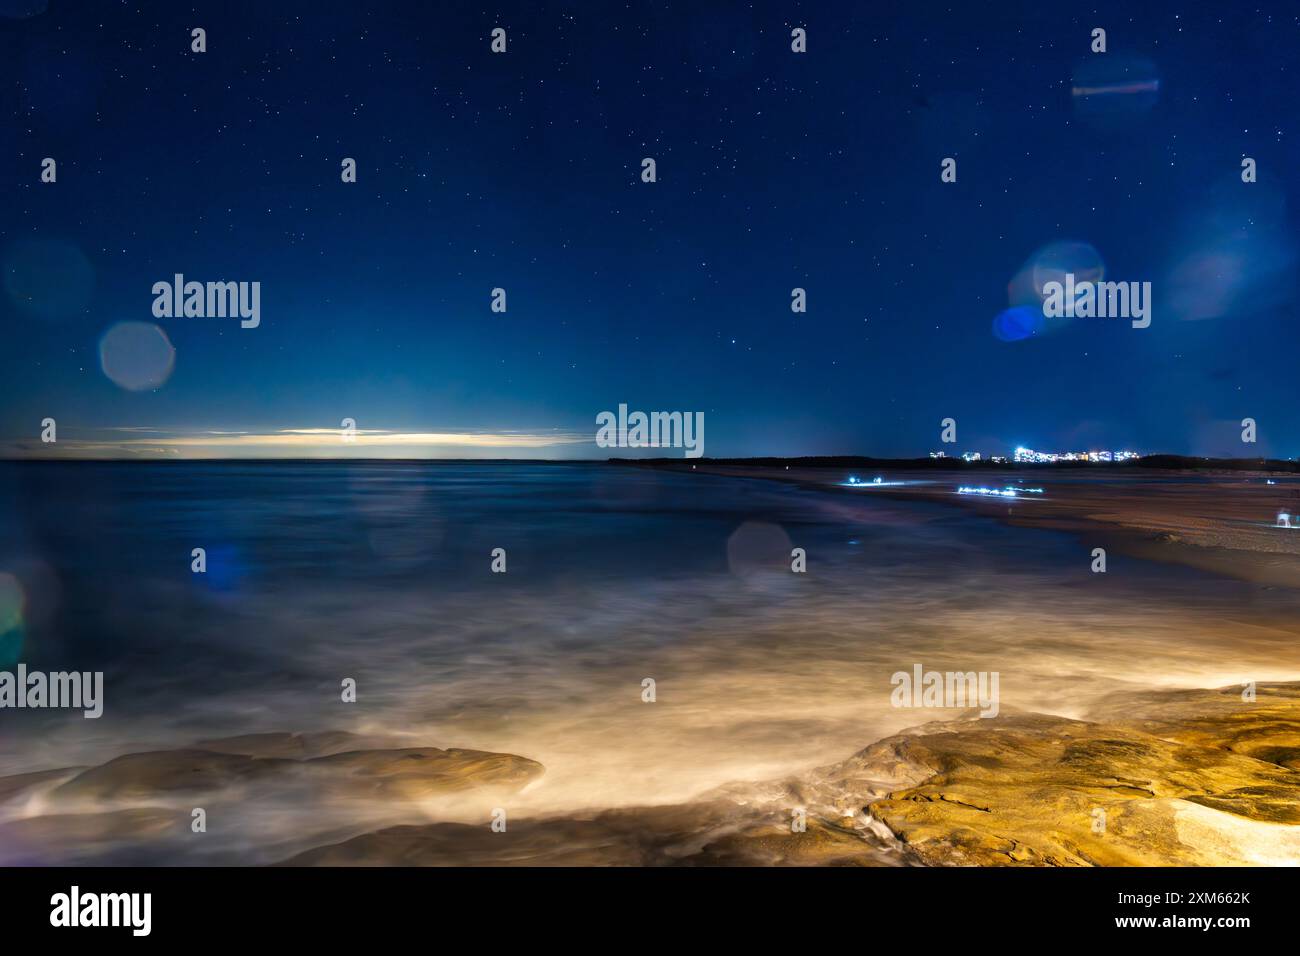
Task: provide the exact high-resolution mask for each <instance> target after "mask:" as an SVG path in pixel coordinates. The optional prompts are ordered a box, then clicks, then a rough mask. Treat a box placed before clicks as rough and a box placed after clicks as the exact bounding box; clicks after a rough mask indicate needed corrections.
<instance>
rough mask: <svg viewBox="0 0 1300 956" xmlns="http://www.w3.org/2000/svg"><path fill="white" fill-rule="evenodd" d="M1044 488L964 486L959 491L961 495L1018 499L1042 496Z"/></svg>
mask: <svg viewBox="0 0 1300 956" xmlns="http://www.w3.org/2000/svg"><path fill="white" fill-rule="evenodd" d="M1042 493H1043V489H1042V488H1010V487H1008V488H974V487H971V486H970V485H962V486H961V487H960V488H958V489H957V494H959V495H983V496H985V497H989V498H1018V497H1019V496H1020V495H1022V494H1024V495H1041V494H1042Z"/></svg>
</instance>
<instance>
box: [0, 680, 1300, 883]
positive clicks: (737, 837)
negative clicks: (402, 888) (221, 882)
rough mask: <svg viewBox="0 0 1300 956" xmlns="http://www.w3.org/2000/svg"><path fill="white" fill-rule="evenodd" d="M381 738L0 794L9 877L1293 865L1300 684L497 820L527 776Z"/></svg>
mask: <svg viewBox="0 0 1300 956" xmlns="http://www.w3.org/2000/svg"><path fill="white" fill-rule="evenodd" d="M1251 691H1253V699H1251V697H1252V693H1251ZM384 743H385V741H383V740H382V739H368V738H363V737H357V736H355V735H351V734H345V733H323V734H287V733H283V734H263V735H253V736H248V737H240V738H227V739H223V740H214V741H204V742H200V743H197V744H195V745H194V746H192V747H188V748H185V749H180V750H170V751H159V752H153V753H139V754H128V755H123V756H121V757H118V758H115V759H113V760H110V761H108V762H107V763H105V764H103V765H101V766H98V767H91V768H66V769H61V770H51V771H49V772H44V773H35V774H25V775H22V776H21V777H9V778H3V779H0V812H2V813H3V814H4V819H5V822H4V823H0V848H3V850H2V851H0V853H2V854H3V857H4V859H3V860H2V861H0V862H4V863H6V864H11V865H12V864H41V863H88V862H95V863H109V864H111V863H123V862H134V863H162V862H177V861H182V862H194V863H198V862H213V861H221V862H240V863H279V864H283V865H290V866H301V865H313V866H318V865H327V866H328V865H374V866H383V865H403V866H439V865H441V866H475V865H496V866H506V865H533V866H556V865H615V866H638V865H652V866H659V865H740V866H751V865H752V866H767V865H795V866H807V865H859V866H907V865H929V866H946V865H958V866H967V865H976V866H1151V865H1174V866H1216V865H1288V864H1297V863H1300V683H1280V684H1268V685H1259V686H1258V687H1254V688H1251V689H1248V690H1244V689H1243V688H1241V687H1225V688H1222V689H1218V690H1168V691H1144V692H1132V693H1124V694H1117V695H1112V696H1111V697H1108V698H1106V699H1104V700H1103V701H1102V702H1100V703H1099V704H1098V705H1097V706H1095V707H1094V708H1093V709H1092V710H1091V711H1090V712H1089V713H1088V714H1087V715H1086V719H1079V720H1070V719H1066V718H1063V717H1056V716H1050V715H1044V714H1032V713H1021V712H1015V711H1010V710H1004V711H1003V713H1001V714H1000V715H999V716H997V717H995V718H980V717H979V716H977V714H976V713H975V712H973V711H971V712H966V713H964V714H962V715H960V716H958V717H956V718H955V719H952V720H944V721H937V722H931V723H927V724H923V725H921V726H918V727H914V728H910V729H908V730H905V731H903V732H902V733H899V734H895V735H893V736H890V737H887V738H885V739H883V740H879V741H877V742H875V743H873V744H871V745H870V746H868V747H866V748H865V749H862V750H860V751H858V752H857V753H855V754H853V755H852V756H851V757H849V758H848V759H846V760H843V761H841V762H838V763H835V764H832V765H829V766H824V767H820V768H816V769H813V770H810V771H807V772H804V773H799V774H796V775H792V776H789V777H786V778H782V779H778V780H771V781H766V782H743V783H735V784H731V785H728V786H724V787H720V788H717V789H714V790H711V791H709V792H706V793H703V794H701V795H699V796H698V797H697V798H695V799H693V800H690V801H688V802H685V803H682V804H677V805H665V806H650V807H631V808H620V809H611V810H605V811H597V812H580V813H572V814H555V815H548V816H535V817H530V816H526V815H521V816H519V817H516V818H511V817H510V816H509V807H510V801H511V796H512V794H517V793H519V792H520V791H522V790H523V789H524V788H527V787H529V786H536V785H544V768H543V767H542V766H541V765H540V764H539V763H537V762H535V761H532V760H529V759H527V758H525V757H521V756H516V755H512V754H498V753H488V752H483V751H472V750H457V749H439V748H432V747H428V748H422V747H416V748H412V747H406V746H403V747H385V746H382V745H383V744H384ZM196 807H202V808H204V809H205V814H206V816H207V828H206V831H205V832H195V831H194V829H193V825H192V820H193V809H194V808H196ZM498 809H504V810H505V811H506V813H507V817H506V827H505V830H504V832H499V831H498V830H497V829H494V828H493V827H492V825H491V822H492V814H493V812H494V811H495V810H498ZM476 820H477V822H475V821H476ZM366 821H393V822H392V823H391V824H383V825H376V826H373V827H368V826H366ZM286 831H290V832H289V834H288V835H286ZM259 834H260V835H261V836H259ZM253 847H256V850H254V849H252V848H253Z"/></svg>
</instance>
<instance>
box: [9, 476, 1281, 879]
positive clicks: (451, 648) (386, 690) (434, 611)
mask: <svg viewBox="0 0 1300 956" xmlns="http://www.w3.org/2000/svg"><path fill="white" fill-rule="evenodd" d="M1091 547H1092V543H1091V542H1089V541H1087V540H1083V538H1081V537H1080V536H1077V535H1073V534H1066V533H1060V532H1050V531H1042V530H1031V529H1026V528H1017V527H1011V526H1008V525H1005V524H1003V523H1000V522H998V521H995V520H991V519H989V518H987V517H983V516H979V515H975V514H972V513H970V512H968V511H966V510H963V509H960V508H956V507H949V506H946V505H936V504H932V503H918V502H908V501H900V500H894V499H886V498H882V497H879V496H874V497H873V496H863V495H854V494H852V493H837V492H834V491H826V490H818V489H811V488H805V487H799V486H796V485H791V484H784V483H779V482H769V481H762V480H756V479H735V478H723V477H714V476H705V475H692V474H685V473H678V472H667V471H658V470H653V469H649V468H640V467H630V466H621V465H609V464H604V463H566V464H525V463H507V462H503V463H482V464H475V463H459V462H336V461H331V462H265V463H262V462H223V463H199V462H172V463H126V462H124V463H90V462H80V463H52V462H43V463H18V462H10V463H0V628H3V632H0V655H2V657H3V659H0V668H9V669H12V668H13V667H14V666H15V665H16V664H17V663H18V662H20V661H21V662H22V663H24V664H25V665H26V666H27V668H28V669H29V670H32V669H41V670H44V671H61V670H76V671H82V672H95V671H102V672H103V674H104V691H103V697H104V700H103V715H102V716H101V717H100V718H98V719H90V720H88V719H85V718H83V717H82V715H81V713H80V712H79V711H77V712H73V711H69V710H53V709H44V710H30V709H28V710H13V709H9V710H0V776H10V775H15V774H22V773H30V772H35V771H44V770H50V769H53V768H60V767H70V766H84V765H95V764H101V763H103V762H105V761H107V760H109V759H111V758H113V757H116V756H119V755H121V754H126V753H138V752H142V751H150V750H160V749H168V748H177V747H186V746H191V745H193V744H194V743H195V742H197V741H201V740H205V739H211V738H215V737H222V736H229V735H236V734H250V733H268V732H282V731H288V732H300V733H306V732H320V731H327V730H343V731H349V732H353V733H357V734H363V735H371V736H384V737H387V738H394V739H398V740H401V741H404V742H406V745H407V746H437V747H461V748H473V749H479V750H486V751H496V752H505V753H513V754H518V755H521V756H524V757H528V758H530V759H532V760H536V761H539V762H540V763H541V764H543V765H544V766H545V768H546V773H545V775H544V776H543V777H542V778H541V779H540V780H539V781H538V782H536V783H534V784H532V785H530V786H529V787H528V788H527V790H526V791H525V792H524V793H523V794H521V795H520V797H519V798H518V801H517V803H516V805H515V806H516V809H515V812H518V813H523V814H525V815H527V814H543V813H558V812H571V811H574V810H575V809H576V810H581V809H592V808H605V807H619V806H638V805H648V804H663V803H672V802H677V801H683V800H687V799H689V798H691V797H693V796H695V795H698V794H699V793H701V792H704V791H707V790H708V789H710V788H713V787H717V786H720V785H722V784H726V783H728V782H731V781H736V780H763V779H768V778H773V777H776V776H779V775H782V774H787V773H793V772H797V771H799V770H800V769H804V768H808V767H812V766H816V765H819V764H824V763H827V762H829V761H834V760H839V759H843V758H845V757H847V756H849V755H850V754H852V753H854V752H855V751H857V750H859V749H861V748H863V747H865V746H867V745H868V744H870V743H872V742H873V741H875V740H877V739H879V738H881V737H883V736H886V735H888V734H891V733H895V732H897V731H899V730H901V729H903V728H905V727H910V726H913V725H916V724H920V723H923V722H925V721H927V720H932V719H940V718H945V717H950V716H952V712H951V711H950V710H944V709H941V708H898V707H895V706H893V705H892V704H891V690H892V689H893V687H892V685H891V676H892V675H893V674H895V673H897V672H900V671H906V672H911V671H912V669H913V668H914V667H915V666H917V665H920V666H921V667H923V668H925V669H927V670H929V669H935V670H941V671H942V670H952V671H961V672H970V671H974V672H996V673H998V674H999V675H1000V683H999V687H1000V695H1001V701H1000V707H1001V710H1002V712H1003V713H1006V712H1008V711H1009V710H1012V709H1017V708H1018V709H1024V710H1040V711H1043V712H1048V713H1054V714H1061V715H1064V716H1071V717H1073V716H1080V715H1083V714H1084V713H1086V712H1087V709H1088V707H1089V706H1090V704H1091V703H1092V702H1095V701H1097V700H1099V699H1100V698H1101V697H1103V696H1105V695H1106V694H1108V693H1111V692H1113V691H1119V690H1126V689H1133V688H1139V687H1175V686H1192V687H1195V686H1222V685H1225V684H1229V683H1234V682H1237V681H1241V680H1247V679H1254V680H1260V681H1262V680H1268V679H1284V678H1287V677H1291V676H1293V674H1294V672H1295V670H1296V667H1297V658H1298V656H1300V655H1297V652H1296V650H1295V647H1296V641H1295V638H1296V633H1295V629H1294V628H1293V627H1292V626H1291V624H1290V622H1291V621H1293V620H1295V612H1296V610H1297V608H1296V601H1295V597H1294V593H1293V592H1291V591H1289V590H1285V589H1265V588H1261V587H1259V586H1257V585H1252V584H1249V583H1247V582H1243V581H1235V580H1228V579H1223V578H1217V577H1213V576H1211V575H1209V574H1207V573H1204V572H1200V571H1195V570H1191V569H1188V568H1180V567H1173V566H1166V565H1162V564H1155V563H1151V562H1145V561H1139V560H1135V559H1124V558H1123V557H1122V556H1119V555H1112V557H1111V561H1110V568H1109V570H1108V573H1106V574H1104V575H1099V574H1093V573H1091V571H1090V562H1091V559H1090V549H1091ZM196 548H202V549H203V551H204V553H205V560H206V569H205V570H204V571H203V572H202V573H195V571H194V570H193V569H192V568H193V562H194V558H193V552H194V549H196ZM796 548H800V549H803V550H804V552H805V553H806V562H807V565H806V566H807V570H806V572H804V573H795V572H793V571H792V570H791V562H792V557H791V552H792V550H793V549H796ZM494 549H504V561H505V571H504V573H498V572H494V571H493V562H494V557H493V552H494ZM498 566H499V564H498ZM345 679H351V680H353V681H355V686H356V699H355V701H354V702H345V701H344V700H343V699H342V698H343V694H342V691H341V688H342V685H343V682H344V681H345ZM647 679H649V680H652V681H653V682H654V684H653V686H654V698H655V699H654V701H653V702H652V703H651V702H646V701H645V700H644V699H643V691H644V688H645V683H644V682H645V681H646V680H647ZM42 808H43V804H42V803H41V802H40V800H39V799H36V800H31V799H29V800H27V801H26V802H24V803H19V804H15V803H13V802H10V803H8V804H4V803H0V820H4V819H13V818H16V817H20V816H23V815H32V814H37V813H40V812H42ZM255 809H256V808H255V807H246V808H243V809H242V810H241V812H244V813H246V814H247V815H248V817H249V818H250V819H251V818H253V817H254V816H255V815H256V814H255ZM281 809H283V808H281ZM374 810H375V815H376V816H383V817H384V819H392V815H393V814H396V815H397V818H398V819H402V818H403V817H402V812H404V811H400V808H399V809H394V808H393V807H391V806H386V807H376V808H374ZM478 812H479V810H478V809H476V808H472V807H468V808H467V807H465V806H460V805H451V804H447V805H445V806H438V805H432V804H429V805H422V806H421V807H420V809H419V816H420V818H421V819H462V818H464V819H469V818H472V817H474V814H476V813H478ZM361 817H365V818H366V821H367V822H373V821H372V820H371V817H370V815H367V814H365V813H362V814H360V815H359V816H358V820H357V826H358V827H360V826H361V825H362V820H361ZM267 819H268V822H267V824H266V825H267V826H268V827H271V828H272V829H274V830H275V831H276V832H277V833H282V832H283V830H284V829H285V828H288V829H292V828H293V827H294V826H297V825H299V824H296V823H294V822H292V818H291V816H290V817H286V816H285V815H284V813H281V812H277V813H276V814H275V815H273V817H272V816H271V815H268V818H267ZM223 839H225V840H226V841H227V842H226V844H224V846H225V847H226V850H227V851H228V852H229V853H231V854H234V856H233V857H231V858H232V859H236V860H241V861H242V860H245V859H251V858H256V853H254V852H253V850H251V849H250V843H251V844H255V843H257V841H256V840H252V838H251V837H250V836H249V835H248V833H247V832H245V833H243V834H242V835H241V836H240V837H239V838H238V839H235V838H233V837H225V838H221V837H214V838H213V839H212V840H211V841H209V843H208V844H207V847H208V848H209V850H210V851H212V852H215V849H214V848H218V847H221V846H223V843H222V840H223ZM235 844H238V846H237V847H236V845H235ZM241 854H244V855H241ZM248 854H252V855H251V856H249V855H248Z"/></svg>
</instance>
